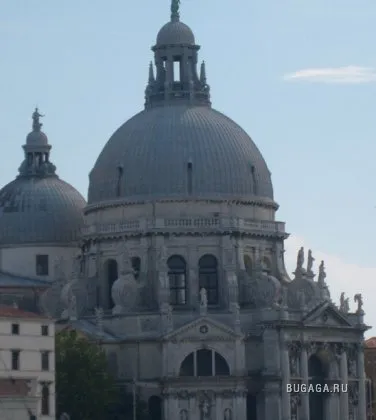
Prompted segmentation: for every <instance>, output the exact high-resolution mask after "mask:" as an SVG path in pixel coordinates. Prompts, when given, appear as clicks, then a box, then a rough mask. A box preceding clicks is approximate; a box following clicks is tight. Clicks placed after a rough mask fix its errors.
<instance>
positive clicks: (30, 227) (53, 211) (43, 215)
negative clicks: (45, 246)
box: [0, 176, 86, 245]
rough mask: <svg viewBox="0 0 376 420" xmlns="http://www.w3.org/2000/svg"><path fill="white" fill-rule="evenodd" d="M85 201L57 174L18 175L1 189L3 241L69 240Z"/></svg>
mask: <svg viewBox="0 0 376 420" xmlns="http://www.w3.org/2000/svg"><path fill="white" fill-rule="evenodd" d="M85 205H86V202H85V200H84V198H83V197H82V195H81V194H80V193H79V192H78V191H77V190H75V189H74V188H73V187H72V186H71V185H69V184H67V183H66V182H64V181H62V180H60V179H59V178H57V177H56V176H51V177H45V178H38V177H31V178H27V177H19V178H17V179H15V180H14V181H12V182H10V183H9V184H7V185H6V186H5V187H4V188H2V189H1V190H0V244H2V245H4V244H6V245H8V244H9V245H11V244H28V243H52V244H59V243H70V242H72V241H76V240H77V239H78V238H79V235H80V228H81V227H82V225H83V212H82V209H83V208H84V207H85Z"/></svg>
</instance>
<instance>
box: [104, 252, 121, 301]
mask: <svg viewBox="0 0 376 420" xmlns="http://www.w3.org/2000/svg"><path fill="white" fill-rule="evenodd" d="M105 272H106V278H107V288H108V289H107V290H108V303H107V306H108V309H111V308H112V307H113V306H114V302H113V300H112V296H111V289H112V285H113V284H114V283H115V281H116V279H117V278H118V264H117V261H116V260H112V259H111V260H107V261H106V264H105Z"/></svg>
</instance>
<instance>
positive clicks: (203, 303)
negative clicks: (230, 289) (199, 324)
mask: <svg viewBox="0 0 376 420" xmlns="http://www.w3.org/2000/svg"><path fill="white" fill-rule="evenodd" d="M207 310H208V294H207V291H206V289H205V288H204V287H202V288H201V290H200V314H201V315H206V312H207Z"/></svg>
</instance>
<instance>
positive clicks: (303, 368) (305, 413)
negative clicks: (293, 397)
mask: <svg viewBox="0 0 376 420" xmlns="http://www.w3.org/2000/svg"><path fill="white" fill-rule="evenodd" d="M300 375H301V377H302V385H305V386H307V387H308V381H309V378H308V345H307V344H304V345H303V347H302V351H301V353H300ZM301 420H309V394H308V392H305V393H301Z"/></svg>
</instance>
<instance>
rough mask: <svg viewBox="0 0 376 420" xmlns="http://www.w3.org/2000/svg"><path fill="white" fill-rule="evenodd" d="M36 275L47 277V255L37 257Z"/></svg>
mask: <svg viewBox="0 0 376 420" xmlns="http://www.w3.org/2000/svg"><path fill="white" fill-rule="evenodd" d="M36 273H37V276H48V255H37V257H36Z"/></svg>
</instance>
